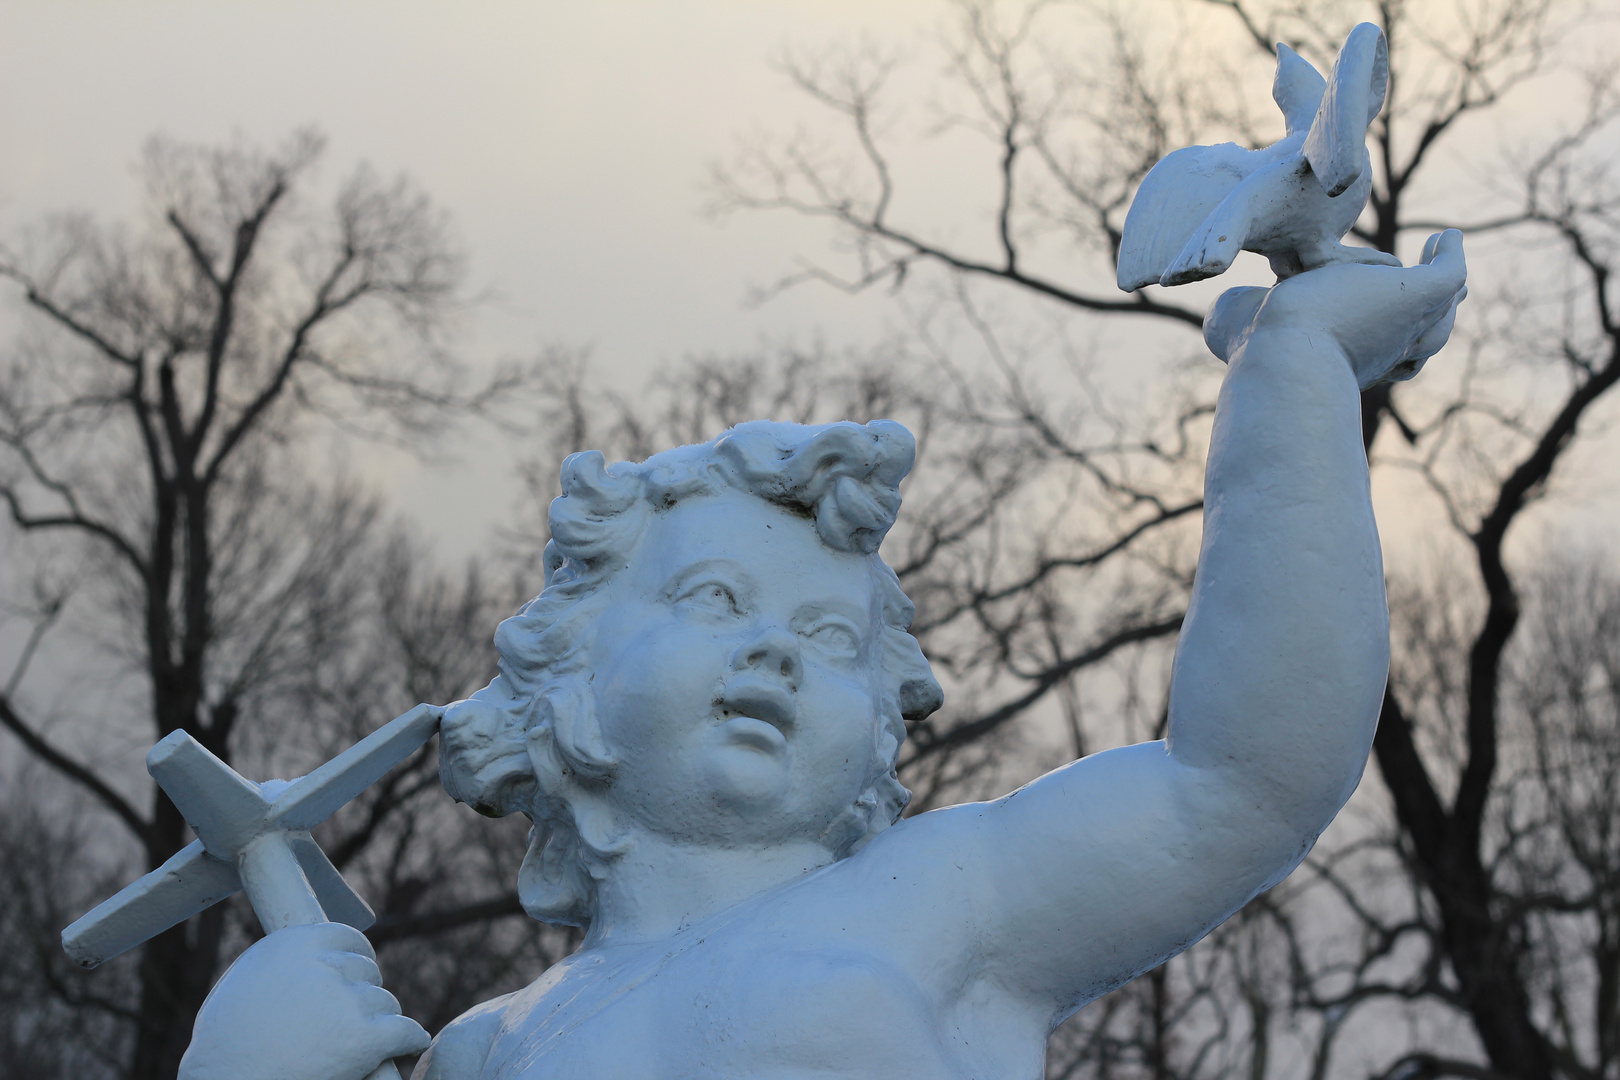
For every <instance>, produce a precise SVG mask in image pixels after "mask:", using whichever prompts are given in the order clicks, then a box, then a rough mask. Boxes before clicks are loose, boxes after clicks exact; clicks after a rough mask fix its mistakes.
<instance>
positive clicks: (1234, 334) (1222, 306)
mask: <svg viewBox="0 0 1620 1080" xmlns="http://www.w3.org/2000/svg"><path fill="white" fill-rule="evenodd" d="M1270 292H1271V290H1270V289H1266V288H1262V287H1261V286H1258V285H1240V286H1238V287H1237V288H1235V289H1227V290H1226V291H1225V292H1223V293H1221V295H1220V296H1218V297H1216V298H1215V302H1214V303H1213V304H1211V305H1210V307H1209V312H1208V313H1207V314H1206V315H1205V316H1204V343H1205V344H1206V345H1208V346H1209V351H1210V352H1212V353H1214V354H1215V355H1216V356H1218V357H1220V358H1221V359H1222V360H1227V359H1230V358H1231V355H1232V353H1233V352H1235V351H1236V350H1237V347H1238V346H1239V345H1241V344H1242V343H1243V341H1244V339H1245V338H1247V337H1248V334H1249V329H1250V327H1252V326H1253V325H1254V316H1255V313H1256V312H1257V311H1259V310H1260V305H1261V304H1262V303H1263V302H1264V301H1265V299H1266V296H1267V295H1268V294H1269V293H1270Z"/></svg>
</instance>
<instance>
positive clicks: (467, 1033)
mask: <svg viewBox="0 0 1620 1080" xmlns="http://www.w3.org/2000/svg"><path fill="white" fill-rule="evenodd" d="M513 996H514V995H513V994H503V995H502V996H500V997H498V998H491V999H490V1000H488V1001H486V1002H484V1003H483V1004H482V1005H474V1006H473V1007H472V1008H470V1009H468V1010H467V1011H466V1012H464V1013H462V1014H461V1015H460V1016H458V1017H456V1018H455V1019H454V1020H452V1021H450V1022H449V1023H448V1024H446V1025H445V1026H444V1030H442V1031H440V1032H439V1034H438V1035H436V1036H435V1037H434V1039H433V1045H432V1046H430V1047H428V1051H427V1053H425V1054H423V1055H422V1059H421V1060H420V1061H418V1062H417V1063H416V1070H415V1071H414V1072H412V1073H411V1080H478V1078H479V1077H481V1076H482V1075H483V1073H484V1062H485V1061H486V1060H487V1059H488V1058H489V1049H490V1047H491V1046H492V1045H493V1044H494V1042H495V1036H496V1035H497V1034H498V1033H499V1032H500V1030H501V1019H502V1017H503V1016H504V1015H505V1013H506V1008H507V1006H508V1005H510V1004H511V1001H512V998H513Z"/></svg>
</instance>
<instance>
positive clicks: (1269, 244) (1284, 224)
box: [1119, 23, 1400, 292]
mask: <svg viewBox="0 0 1620 1080" xmlns="http://www.w3.org/2000/svg"><path fill="white" fill-rule="evenodd" d="M1388 83H1389V46H1388V45H1387V44H1386V43H1385V41H1384V33H1383V31H1382V30H1380V29H1379V28H1378V27H1376V26H1374V25H1372V24H1371V23H1362V24H1361V25H1360V26H1357V27H1356V28H1355V29H1354V30H1352V31H1351V32H1350V36H1349V37H1348V38H1347V39H1346V40H1345V43H1344V48H1343V49H1341V50H1340V51H1339V57H1338V59H1337V60H1336V61H1335V62H1334V64H1333V73H1332V77H1331V78H1330V79H1328V80H1326V81H1324V80H1323V78H1322V76H1321V75H1320V74H1319V73H1318V72H1317V70H1316V69H1315V68H1314V67H1312V66H1311V65H1310V63H1309V62H1308V61H1306V60H1305V59H1304V58H1303V57H1301V56H1300V55H1299V54H1298V53H1296V52H1294V50H1292V49H1290V48H1289V47H1288V46H1287V45H1284V44H1281V43H1280V42H1279V43H1278V45H1277V77H1276V80H1275V81H1274V82H1273V83H1272V88H1271V96H1272V98H1273V99H1274V100H1275V101H1276V102H1277V106H1278V108H1280V109H1281V110H1282V113H1283V118H1284V119H1285V120H1286V121H1287V125H1288V127H1287V130H1288V134H1287V135H1286V136H1284V138H1283V139H1282V141H1281V142H1277V143H1274V144H1272V145H1271V146H1268V147H1266V148H1265V149H1264V150H1246V149H1244V148H1243V147H1241V146H1239V145H1237V144H1236V143H1221V144H1220V145H1218V146H1189V147H1187V148H1185V149H1182V150H1177V151H1175V152H1174V153H1172V154H1167V155H1166V156H1165V157H1164V158H1163V159H1162V160H1160V162H1159V163H1158V164H1157V165H1155V166H1153V169H1152V170H1151V171H1150V172H1149V173H1148V174H1147V176H1146V178H1145V179H1143V181H1142V186H1141V188H1140V189H1139V190H1138V191H1137V193H1136V199H1135V201H1133V202H1132V203H1131V209H1130V213H1128V214H1127V215H1126V216H1125V229H1124V235H1123V238H1122V240H1121V242H1120V249H1119V287H1120V288H1121V289H1123V290H1125V291H1126V292H1134V291H1136V290H1137V289H1140V288H1141V287H1142V286H1144V285H1151V284H1154V283H1155V282H1156V283H1158V284H1160V285H1184V284H1186V283H1187V282H1189V281H1198V280H1201V279H1203V278H1207V277H1214V276H1215V275H1217V274H1220V273H1222V272H1224V271H1225V270H1226V268H1227V267H1229V266H1231V265H1232V260H1233V259H1235V258H1237V253H1238V252H1239V251H1254V252H1258V253H1259V254H1261V255H1264V256H1265V257H1266V258H1267V259H1269V260H1271V269H1272V270H1273V271H1274V272H1275V273H1276V275H1277V277H1278V278H1279V279H1281V278H1287V277H1291V276H1293V275H1294V274H1298V273H1302V272H1303V271H1306V270H1311V269H1314V268H1316V267H1318V266H1325V265H1327V264H1329V263H1336V262H1361V263H1380V264H1384V265H1388V266H1399V265H1400V260H1398V259H1396V258H1395V257H1394V256H1393V255H1388V254H1385V253H1384V252H1381V251H1376V250H1374V249H1371V248H1363V247H1350V246H1348V245H1346V244H1343V243H1341V242H1340V239H1341V237H1343V236H1344V234H1345V233H1347V232H1349V231H1350V227H1351V226H1352V225H1354V224H1355V223H1356V219H1357V218H1358V217H1360V216H1361V210H1362V207H1364V206H1365V205H1366V203H1367V195H1368V193H1369V192H1370V191H1371V190H1372V170H1371V168H1370V162H1369V159H1368V156H1367V126H1368V125H1369V124H1371V123H1372V121H1373V118H1374V117H1376V116H1377V115H1378V111H1379V110H1380V109H1382V108H1383V106H1384V94H1385V91H1386V90H1387V88H1388Z"/></svg>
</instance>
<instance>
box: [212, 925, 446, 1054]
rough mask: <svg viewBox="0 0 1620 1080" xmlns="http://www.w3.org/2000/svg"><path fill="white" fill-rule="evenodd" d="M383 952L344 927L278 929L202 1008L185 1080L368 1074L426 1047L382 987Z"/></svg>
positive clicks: (417, 1028) (221, 982) (254, 948)
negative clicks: (379, 958)
mask: <svg viewBox="0 0 1620 1080" xmlns="http://www.w3.org/2000/svg"><path fill="white" fill-rule="evenodd" d="M381 983H382V975H381V973H380V972H379V971H378V970H377V959H376V954H375V953H374V952H372V949H371V943H370V942H368V941H367V940H366V938H365V935H364V934H362V933H360V931H358V930H356V929H354V928H353V927H350V926H344V925H343V924H341V923H314V924H312V925H308V926H289V927H287V928H286V929H284V930H277V931H276V932H275V933H273V934H271V935H269V936H268V937H266V938H265V939H264V940H262V941H260V942H258V943H256V944H254V945H253V946H252V947H251V948H249V949H248V950H247V951H246V952H244V953H243V954H242V955H241V956H240V957H238V958H237V961H236V963H234V964H232V965H231V968H230V970H229V971H227V972H226V973H225V975H224V977H223V978H221V979H220V980H219V982H218V983H217V984H216V985H215V986H214V989H213V992H212V993H210V994H209V995H208V1000H207V1001H205V1002H203V1007H202V1011H201V1012H199V1013H198V1014H197V1025H196V1027H195V1028H194V1029H193V1031H192V1036H191V1046H190V1048H189V1049H187V1050H186V1056H185V1058H184V1059H183V1060H182V1061H181V1063H180V1080H361V1078H362V1077H365V1076H367V1075H368V1074H370V1073H371V1072H372V1070H374V1069H375V1068H376V1067H377V1066H378V1065H380V1064H382V1063H383V1062H384V1061H385V1060H387V1059H389V1058H394V1057H398V1056H400V1055H402V1054H415V1053H420V1052H421V1051H423V1050H425V1049H427V1045H428V1042H429V1038H428V1033H427V1032H426V1031H423V1030H422V1028H421V1025H419V1024H417V1022H416V1021H414V1020H412V1019H410V1018H409V1017H406V1016H402V1015H400V1011H399V1002H398V1001H396V1000H395V999H394V995H392V994H390V993H389V992H388V991H387V990H384V989H383V988H382V985H381Z"/></svg>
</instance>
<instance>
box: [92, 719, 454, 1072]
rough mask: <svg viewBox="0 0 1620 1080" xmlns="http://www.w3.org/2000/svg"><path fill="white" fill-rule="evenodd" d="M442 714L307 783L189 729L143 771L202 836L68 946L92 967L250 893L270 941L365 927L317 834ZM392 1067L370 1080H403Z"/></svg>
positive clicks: (368, 742)
mask: <svg viewBox="0 0 1620 1080" xmlns="http://www.w3.org/2000/svg"><path fill="white" fill-rule="evenodd" d="M443 714H444V709H443V708H442V707H440V706H436V705H418V706H417V707H416V708H414V709H412V710H411V711H410V712H407V713H405V714H404V715H403V716H399V717H396V718H395V719H393V720H391V721H389V722H388V723H387V724H384V725H383V726H382V727H380V728H378V729H377V730H376V731H374V732H372V733H371V734H370V735H367V736H366V737H365V738H364V739H361V740H360V741H359V742H357V743H355V744H354V745H353V746H351V747H349V748H348V749H347V750H345V751H343V753H341V754H339V755H338V756H337V757H335V758H333V759H332V760H331V761H328V762H327V763H326V764H324V765H322V766H320V767H319V768H318V769H316V770H315V771H313V772H311V773H309V774H308V775H307V776H303V777H300V778H299V779H297V780H294V781H291V782H288V781H285V780H267V781H265V782H264V783H262V784H255V783H254V782H253V781H251V780H246V779H244V778H243V777H241V776H239V775H238V774H237V773H236V772H235V770H233V769H232V768H231V767H230V766H229V765H227V764H225V763H224V762H223V761H221V760H220V759H219V758H217V757H215V756H214V755H213V754H211V753H209V752H208V750H207V749H206V748H205V747H204V746H203V745H202V744H201V743H199V742H198V741H197V740H196V739H194V738H192V737H191V736H190V735H188V734H187V733H186V732H184V731H175V732H172V733H171V734H169V735H168V736H167V737H165V738H164V739H163V740H162V741H161V742H159V743H158V744H157V745H156V746H154V747H152V750H151V752H150V753H148V754H147V755H146V771H147V772H149V773H151V774H152V779H154V780H156V781H157V782H158V785H159V786H160V787H162V788H163V790H164V791H165V792H166V793H167V794H168V796H169V798H170V799H172V800H174V805H175V806H176V807H178V808H179V810H180V813H181V815H182V816H183V817H184V818H185V819H186V822H187V824H189V825H190V826H191V828H192V830H193V831H194V832H195V833H196V834H197V839H196V840H195V841H194V842H192V843H191V844H189V845H187V846H186V847H185V848H183V849H181V850H180V851H179V852H178V853H176V854H175V855H174V857H173V858H171V859H169V860H168V861H167V862H165V863H164V864H163V865H162V866H160V867H158V868H157V869H156V870H153V871H152V872H151V873H149V874H147V875H146V876H145V877H143V878H141V879H140V880H138V881H135V882H133V883H132V884H130V885H128V886H126V887H125V888H124V889H123V890H121V891H120V892H119V893H118V894H117V895H115V896H113V897H111V898H109V899H107V900H105V901H103V902H102V903H101V904H99V905H97V906H96V907H95V908H94V909H93V910H91V911H90V912H89V913H88V914H86V915H85V916H84V917H83V918H82V919H80V920H79V921H78V922H75V923H74V924H73V925H72V926H70V927H68V928H67V929H66V930H64V931H62V948H63V949H65V950H66V951H67V954H68V956H70V957H71V958H72V959H73V960H74V962H75V963H77V964H79V965H80V966H81V967H86V968H93V967H97V966H98V965H100V964H102V963H104V962H105V961H107V960H110V959H112V958H113V957H115V956H117V955H119V954H120V953H123V952H126V951H128V950H129V949H133V948H134V947H135V946H137V945H139V944H140V943H141V942H143V941H146V940H147V939H148V938H151V937H154V936H155V935H157V934H160V933H162V932H163V931H165V930H167V929H168V928H169V927H171V926H173V925H175V924H176V923H179V922H182V921H184V920H186V919H189V918H190V917H191V916H193V915H195V914H197V913H198V912H199V911H202V910H203V909H204V908H206V907H209V906H210V905H212V904H215V903H218V902H219V901H221V900H223V899H225V898H226V897H227V896H230V895H231V894H232V893H234V892H236V891H237V890H238V889H241V890H243V891H244V892H246V893H247V897H248V900H249V901H250V902H251V903H252V904H253V912H254V914H256V915H257V916H258V917H259V923H260V925H262V926H263V927H264V932H265V933H267V934H268V933H272V932H273V931H276V930H280V929H281V928H283V927H286V926H298V925H302V924H305V923H317V922H327V921H329V920H330V921H335V922H342V923H347V924H348V925H350V926H352V927H354V928H355V929H357V930H365V929H366V928H367V927H369V926H370V925H371V924H372V923H373V922H375V921H376V916H375V915H374V914H373V913H372V910H371V908H370V906H369V905H368V904H367V903H366V902H365V901H364V900H362V899H361V898H360V897H359V895H358V894H356V893H355V891H354V890H353V889H351V888H349V884H348V882H346V881H344V880H343V875H342V874H340V873H338V870H337V867H335V866H333V865H332V862H331V860H330V859H328V858H327V857H326V853H325V852H323V851H322V850H321V849H320V845H318V844H316V843H315V841H314V840H313V839H312V838H311V837H310V835H309V830H310V829H312V828H314V827H315V826H316V825H319V824H320V823H321V822H323V821H325V820H326V819H327V818H329V817H331V816H332V814H333V813H335V812H336V811H337V809H338V808H339V807H340V806H342V805H344V804H345V803H347V802H348V801H349V800H351V799H353V798H354V797H355V796H357V795H359V794H360V793H361V792H362V791H364V790H365V789H366V788H368V787H370V786H371V785H372V784H374V783H376V782H377V781H378V780H379V779H381V778H382V776H383V774H384V773H386V772H388V770H390V769H392V768H393V767H394V766H395V765H398V764H399V763H400V762H401V761H404V760H405V759H406V758H407V757H409V756H410V755H411V754H413V753H415V752H416V750H418V749H419V748H420V747H421V746H423V745H424V744H425V743H426V742H427V741H428V740H429V739H431V738H432V737H433V735H434V734H435V733H436V732H437V731H438V730H439V718H440V717H441V716H442V715H443ZM398 1078H399V1072H398V1070H396V1069H395V1068H394V1064H393V1062H391V1061H390V1062H384V1063H383V1065H382V1066H380V1067H379V1068H378V1069H377V1070H376V1071H375V1072H373V1073H372V1074H371V1077H370V1078H368V1080H398Z"/></svg>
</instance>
